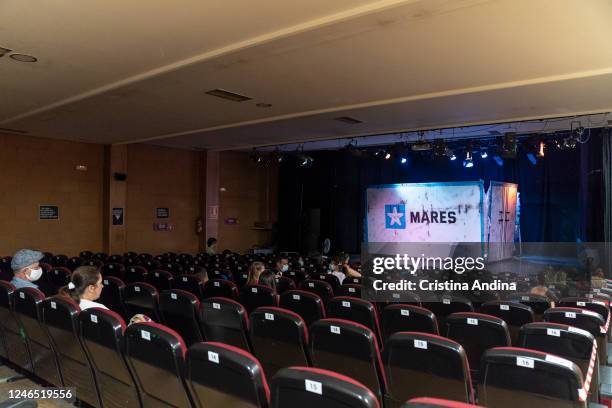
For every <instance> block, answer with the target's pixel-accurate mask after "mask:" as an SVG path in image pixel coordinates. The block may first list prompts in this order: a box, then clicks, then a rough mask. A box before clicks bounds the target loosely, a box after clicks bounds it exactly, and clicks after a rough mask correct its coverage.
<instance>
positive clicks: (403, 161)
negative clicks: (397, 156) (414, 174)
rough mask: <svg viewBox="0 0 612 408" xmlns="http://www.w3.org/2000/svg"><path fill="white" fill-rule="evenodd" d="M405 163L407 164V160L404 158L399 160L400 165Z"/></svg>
mask: <svg viewBox="0 0 612 408" xmlns="http://www.w3.org/2000/svg"><path fill="white" fill-rule="evenodd" d="M406 162H408V159H407V158H405V157H402V158H401V160H400V163H402V164H406Z"/></svg>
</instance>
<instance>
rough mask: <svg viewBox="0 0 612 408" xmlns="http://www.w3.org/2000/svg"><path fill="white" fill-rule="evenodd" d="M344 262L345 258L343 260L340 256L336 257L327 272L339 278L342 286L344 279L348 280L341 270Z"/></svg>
mask: <svg viewBox="0 0 612 408" xmlns="http://www.w3.org/2000/svg"><path fill="white" fill-rule="evenodd" d="M342 262H343V258H341V257H340V256H339V255H336V256H335V257H334V258H333V259H332V260H331V262H330V263H329V266H328V267H327V272H328V273H331V274H332V275H334V276H335V277H336V278H338V280H339V281H340V284H342V282H343V281H344V279H346V275H345V274H344V273H343V272H342V271H341V270H340V268H341V267H342Z"/></svg>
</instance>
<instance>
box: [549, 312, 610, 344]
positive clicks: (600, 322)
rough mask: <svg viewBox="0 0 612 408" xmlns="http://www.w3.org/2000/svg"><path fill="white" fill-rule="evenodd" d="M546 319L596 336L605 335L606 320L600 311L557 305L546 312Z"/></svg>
mask: <svg viewBox="0 0 612 408" xmlns="http://www.w3.org/2000/svg"><path fill="white" fill-rule="evenodd" d="M544 320H545V321H547V322H551V323H561V324H568V325H570V326H575V327H578V328H580V329H583V330H586V331H588V332H589V333H591V334H592V335H593V336H594V337H596V338H597V337H605V335H606V331H605V330H604V324H605V321H604V319H603V317H602V316H601V315H600V314H599V313H595V312H592V311H590V310H586V309H580V308H575V307H555V308H552V309H548V310H546V312H544Z"/></svg>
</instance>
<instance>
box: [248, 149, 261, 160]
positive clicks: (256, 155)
mask: <svg viewBox="0 0 612 408" xmlns="http://www.w3.org/2000/svg"><path fill="white" fill-rule="evenodd" d="M249 157H250V158H251V160H253V161H254V162H255V163H261V162H262V161H263V157H262V156H261V154H259V152H258V151H257V150H255V149H253V151H252V152H251V154H250V155H249Z"/></svg>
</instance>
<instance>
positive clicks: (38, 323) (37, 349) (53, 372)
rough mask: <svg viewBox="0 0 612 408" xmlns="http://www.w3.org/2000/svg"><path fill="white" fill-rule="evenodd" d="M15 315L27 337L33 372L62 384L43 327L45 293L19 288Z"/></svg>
mask: <svg viewBox="0 0 612 408" xmlns="http://www.w3.org/2000/svg"><path fill="white" fill-rule="evenodd" d="M13 296H14V302H15V305H14V307H15V315H16V316H17V318H18V319H19V321H20V322H21V327H23V331H24V334H25V336H26V338H27V342H28V346H29V349H30V354H31V355H32V362H33V363H34V367H33V369H34V374H36V375H37V376H38V377H40V378H42V379H44V380H45V381H47V382H48V383H50V384H53V385H55V386H61V385H62V379H61V376H60V373H59V369H58V367H57V359H56V357H55V353H54V352H53V348H52V346H51V342H50V340H49V335H48V334H47V331H46V329H45V327H44V323H43V317H42V313H43V310H42V305H43V301H44V300H45V295H44V293H42V292H41V291H40V290H38V289H35V288H21V289H18V290H16V291H15V293H14V295H13Z"/></svg>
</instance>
